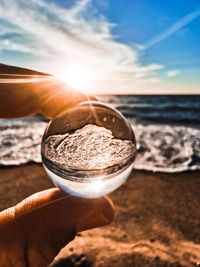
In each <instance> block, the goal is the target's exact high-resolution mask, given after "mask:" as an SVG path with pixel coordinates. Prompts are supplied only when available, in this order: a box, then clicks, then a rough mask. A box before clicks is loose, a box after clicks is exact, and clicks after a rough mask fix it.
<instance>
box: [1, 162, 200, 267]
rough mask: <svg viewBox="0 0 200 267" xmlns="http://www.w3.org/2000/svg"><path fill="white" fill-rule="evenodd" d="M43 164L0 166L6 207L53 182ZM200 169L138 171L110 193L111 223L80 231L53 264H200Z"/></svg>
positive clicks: (104, 265) (3, 206)
mask: <svg viewBox="0 0 200 267" xmlns="http://www.w3.org/2000/svg"><path fill="white" fill-rule="evenodd" d="M52 186H53V185H52V183H51V182H50V181H49V179H48V178H47V176H46V174H45V173H44V171H43V168H42V166H41V165H40V164H29V165H25V166H20V167H2V168H1V169H0V209H1V210H2V209H4V208H7V207H9V206H12V205H14V204H16V203H17V202H19V201H20V200H22V199H23V198H25V197H27V196H28V195H30V194H32V193H34V192H37V191H40V190H43V189H45V188H49V187H52ZM199 188H200V172H187V173H182V174H164V173H163V174H159V173H152V172H142V171H133V172H132V174H131V177H130V178H129V179H128V181H127V183H125V184H124V185H122V186H121V187H120V188H119V189H118V190H116V191H115V192H113V193H112V194H110V197H111V199H112V200H113V202H114V204H115V210H116V215H115V220H114V222H113V223H112V224H111V225H108V226H106V227H102V228H97V229H94V230H90V231H86V232H82V233H80V234H78V236H77V237H76V239H75V240H74V241H72V242H71V243H70V244H69V245H68V246H66V247H65V248H64V249H63V250H62V251H61V252H60V254H59V257H57V259H58V258H59V259H60V260H59V262H57V263H55V264H54V265H52V266H57V267H58V266H82V267H83V266H85V267H86V266H95V267H97V266H99V267H100V266H102V267H110V266H112V267H119V266H122V267H123V266H124V267H129V266H134V267H137V266H141V267H142V266H152V267H154V266H161V267H165V266H187V267H189V266H198V263H199V262H200V194H199Z"/></svg>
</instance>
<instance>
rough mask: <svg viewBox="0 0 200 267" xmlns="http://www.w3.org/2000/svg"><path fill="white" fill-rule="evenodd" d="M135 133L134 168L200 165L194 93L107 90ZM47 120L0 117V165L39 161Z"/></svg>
mask: <svg viewBox="0 0 200 267" xmlns="http://www.w3.org/2000/svg"><path fill="white" fill-rule="evenodd" d="M97 98H98V99H99V100H100V101H102V102H104V103H108V104H109V105H111V106H113V107H115V108H116V109H118V110H119V111H120V112H122V114H123V115H124V116H125V117H126V118H127V119H128V120H129V122H130V123H131V125H132V128H133V130H134V132H135V135H136V140H137V157H136V160H135V164H134V168H135V169H139V170H149V171H159V172H168V173H174V172H182V171H188V170H199V169H200V95H199V96H192V95H191V96H190V95H189V96H179V95H174V96H167V95H163V96H155V95H112V96H111V95H107V96H97ZM47 122H48V119H47V118H45V117H44V116H41V115H35V116H31V117H28V118H21V119H0V164H1V165H6V166H7V165H19V164H25V163H27V162H38V163H39V162H41V157H40V143H41V138H42V135H43V132H44V129H45V127H46V124H47Z"/></svg>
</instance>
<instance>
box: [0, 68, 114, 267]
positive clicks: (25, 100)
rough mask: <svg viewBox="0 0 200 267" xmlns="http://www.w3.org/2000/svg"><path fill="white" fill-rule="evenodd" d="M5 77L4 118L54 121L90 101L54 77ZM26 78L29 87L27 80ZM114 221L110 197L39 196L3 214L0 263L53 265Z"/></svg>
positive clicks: (12, 71) (12, 72)
mask: <svg viewBox="0 0 200 267" xmlns="http://www.w3.org/2000/svg"><path fill="white" fill-rule="evenodd" d="M1 73H3V74H1ZM5 74H6V75H5ZM16 74H17V75H16ZM25 74H26V75H33V74H34V75H36V74H37V75H38V76H37V79H38V78H39V80H37V81H30V80H28V82H27V78H29V79H32V78H33V77H32V76H26V75H25ZM2 77H3V80H4V82H3V83H2V82H1V83H0V117H4V118H13V117H24V116H28V115H32V114H35V113H42V114H44V115H47V116H49V117H54V116H55V115H56V114H58V113H59V112H61V111H62V110H64V109H67V108H70V107H73V106H74V105H76V104H77V103H79V102H82V101H84V100H87V99H88V98H87V96H86V95H84V94H81V93H79V92H78V91H74V90H72V89H71V88H69V87H67V86H66V85H65V84H64V83H62V82H61V81H59V80H58V79H57V78H55V77H53V76H48V75H43V74H41V73H40V74H38V73H34V72H32V71H29V70H26V69H20V68H15V67H10V66H6V65H0V78H2ZM5 77H6V78H7V80H6V79H5ZM34 77H36V76H34ZM17 78H18V79H17ZM19 78H20V79H19ZM24 78H26V83H23V81H22V79H24ZM14 79H17V80H14ZM41 79H42V80H41ZM13 80H14V82H13ZM11 81H12V83H11ZM33 171H34V170H33ZM113 217H114V209H113V205H112V202H111V200H110V199H109V198H108V197H102V198H98V199H80V198H76V197H73V196H69V195H67V194H65V193H63V192H62V191H60V190H59V189H58V188H53V189H48V190H45V191H42V192H39V193H37V194H34V195H32V196H30V197H28V198H26V199H25V200H24V201H22V202H20V203H19V204H18V205H16V206H15V207H12V208H9V209H7V210H5V211H3V212H1V213H0V264H1V266H4V267H7V266H15V267H21V266H30V267H32V266H34V267H36V266H37V267H40V266H41V267H44V266H47V265H48V264H49V263H50V262H51V261H52V260H53V258H54V257H55V256H56V255H57V254H58V252H59V251H60V249H61V248H62V247H63V246H65V245H66V244H67V243H68V242H70V241H71V240H73V239H74V237H75V235H76V233H77V232H79V231H83V230H87V229H91V228H94V227H98V226H103V225H106V224H108V223H110V222H111V221H112V220H113Z"/></svg>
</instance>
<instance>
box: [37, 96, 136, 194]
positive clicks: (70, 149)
mask: <svg viewBox="0 0 200 267" xmlns="http://www.w3.org/2000/svg"><path fill="white" fill-rule="evenodd" d="M41 154H42V162H43V166H44V168H45V171H46V172H47V174H48V176H49V177H50V179H51V180H52V181H53V183H54V184H55V185H56V186H58V187H59V188H60V189H61V190H63V191H64V192H66V193H67V194H71V195H74V196H77V197H83V198H97V197H100V196H103V195H105V194H108V193H110V192H112V191H113V190H115V189H116V188H118V187H119V186H120V185H121V184H122V183H123V182H124V181H125V180H126V179H127V178H128V176H129V174H130V173H131V170H132V167H133V162H134V159H135V156H136V140H135V135H134V132H133V130H132V127H131V125H130V123H129V122H128V121H127V119H126V118H125V117H124V116H123V115H122V114H121V113H120V112H119V111H117V110H116V109H115V108H113V107H110V106H108V105H106V104H103V103H100V102H96V101H88V102H82V103H80V104H78V105H76V106H75V107H74V108H72V109H68V110H66V111H64V112H62V113H60V114H59V115H57V116H56V117H55V118H54V119H53V120H52V121H50V123H49V124H48V125H47V127H46V130H45V133H44V135H43V138H42V146H41Z"/></svg>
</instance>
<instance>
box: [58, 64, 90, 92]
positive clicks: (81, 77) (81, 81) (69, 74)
mask: <svg viewBox="0 0 200 267" xmlns="http://www.w3.org/2000/svg"><path fill="white" fill-rule="evenodd" d="M57 76H58V78H60V79H61V80H62V81H64V82H65V83H66V84H68V85H69V86H71V87H72V88H74V89H76V90H79V91H81V92H83V93H85V94H87V93H89V87H90V86H91V85H92V83H93V82H94V79H95V73H94V71H92V70H90V69H89V68H87V67H83V66H80V65H72V66H70V67H69V68H68V70H67V71H66V72H65V73H63V74H61V75H57Z"/></svg>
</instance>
